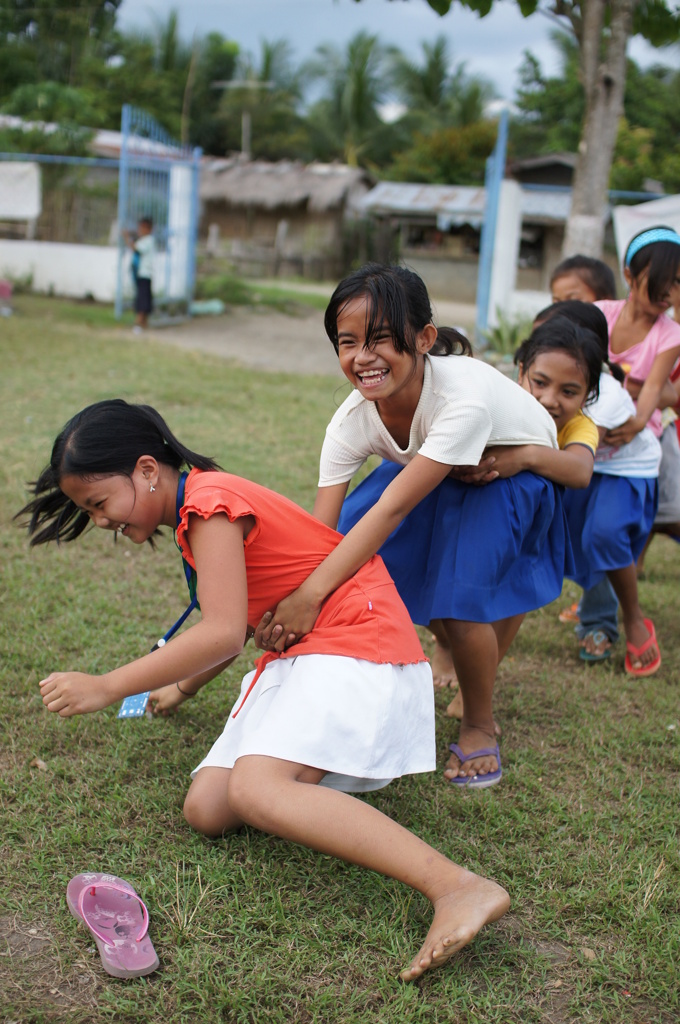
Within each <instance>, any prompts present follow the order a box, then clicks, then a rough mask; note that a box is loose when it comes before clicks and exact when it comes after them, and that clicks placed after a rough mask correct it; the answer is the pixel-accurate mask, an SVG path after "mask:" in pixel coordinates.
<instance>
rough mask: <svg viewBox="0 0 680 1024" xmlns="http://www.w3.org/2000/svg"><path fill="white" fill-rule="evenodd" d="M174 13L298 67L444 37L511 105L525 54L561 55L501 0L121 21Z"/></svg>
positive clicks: (547, 27)
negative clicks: (488, 7)
mask: <svg viewBox="0 0 680 1024" xmlns="http://www.w3.org/2000/svg"><path fill="white" fill-rule="evenodd" d="M173 8H174V9H175V10H176V11H177V12H178V15H179V29H180V35H181V36H182V37H183V38H184V39H186V40H191V38H192V37H193V35H194V33H196V34H198V35H199V36H200V35H206V34H207V33H208V32H215V31H216V32H220V33H221V34H222V35H223V36H225V37H226V38H228V39H233V40H234V41H235V42H237V43H238V44H239V46H240V47H241V49H242V50H245V51H248V52H250V53H253V54H255V55H257V54H259V51H260V43H261V41H262V40H263V39H265V40H267V41H268V42H274V41H276V40H278V39H287V40H288V41H289V42H290V44H291V46H292V47H293V51H294V54H295V56H296V58H298V59H299V60H300V62H302V61H303V60H305V59H306V58H308V57H310V56H311V55H312V53H313V51H314V49H315V47H316V46H318V45H319V44H320V43H329V42H330V43H333V44H334V45H336V46H338V47H340V48H342V47H344V45H345V44H346V43H347V42H348V41H349V40H350V39H351V37H352V36H353V35H355V34H356V33H357V32H359V31H362V30H363V31H366V32H370V33H371V34H375V35H377V36H378V38H379V39H380V41H381V42H382V43H383V44H386V45H395V46H398V47H399V48H400V49H401V50H402V51H403V52H404V53H405V54H406V55H407V56H409V57H410V58H411V59H412V60H414V61H416V62H420V60H421V56H422V49H421V43H422V42H423V41H426V42H430V43H431V42H433V41H434V40H435V39H436V37H437V36H438V35H440V34H443V35H445V36H446V37H447V39H448V40H449V46H450V51H451V52H452V54H453V58H454V61H455V62H456V64H458V63H459V62H461V61H464V62H465V64H466V71H467V72H468V73H469V74H479V75H483V76H484V77H485V78H488V79H490V80H491V81H492V82H493V83H494V85H495V87H496V91H497V93H498V95H499V96H500V97H503V98H505V99H507V100H511V99H512V98H513V96H514V94H515V90H516V88H517V85H518V84H519V82H518V75H517V71H518V68H519V66H520V64H521V62H522V56H523V52H524V50H530V51H531V52H532V53H533V54H534V55H535V56H536V57H537V58H538V59H539V61H540V63H541V66H542V68H543V71H544V73H546V74H557V73H558V72H559V63H558V55H557V52H556V50H555V48H554V47H553V46H552V44H551V42H550V38H549V36H550V31H551V30H552V29H553V28H554V24H555V23H554V22H552V21H551V20H550V19H549V18H547V17H546V16H545V15H542V14H540V13H537V14H533V15H531V17H529V18H522V17H521V15H520V14H519V10H518V7H517V4H516V3H515V2H514V0H500V2H498V0H497V2H496V4H495V5H494V8H493V10H492V12H491V13H490V14H489V15H487V17H486V18H478V17H477V15H476V14H474V13H472V12H471V11H468V10H466V9H465V8H462V7H460V6H459V5H457V4H455V3H454V4H453V5H452V9H451V10H450V11H449V13H448V14H446V15H444V17H441V18H440V17H439V15H437V14H435V12H434V11H433V10H432V8H431V7H430V6H429V5H428V4H427V3H426V0H362V2H361V3H355V2H354V0H123V3H122V4H121V6H120V8H119V10H118V19H117V23H118V26H119V27H120V28H121V29H122V30H124V31H128V30H132V29H143V30H146V31H152V30H153V29H154V27H155V26H156V25H157V24H158V23H159V22H160V23H163V22H165V20H166V19H167V16H168V12H169V11H170V10H172V9H173ZM629 53H630V55H631V56H632V57H633V58H634V59H635V60H637V61H638V62H639V63H641V64H642V65H643V66H647V65H648V64H650V63H653V62H654V60H657V61H659V62H660V63H666V64H670V63H672V62H673V60H677V53H676V54H675V55H674V57H673V58H672V57H671V54H670V53H669V51H666V52H664V51H654V50H652V48H651V47H649V46H647V45H646V44H645V43H644V42H642V41H641V40H640V41H638V40H633V42H632V44H631V47H630V49H629Z"/></svg>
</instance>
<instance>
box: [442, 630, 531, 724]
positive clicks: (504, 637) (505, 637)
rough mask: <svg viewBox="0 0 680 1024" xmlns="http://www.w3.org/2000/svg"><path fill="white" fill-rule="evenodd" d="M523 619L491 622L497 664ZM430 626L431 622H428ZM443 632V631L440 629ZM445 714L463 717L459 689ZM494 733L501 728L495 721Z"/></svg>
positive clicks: (450, 716)
mask: <svg viewBox="0 0 680 1024" xmlns="http://www.w3.org/2000/svg"><path fill="white" fill-rule="evenodd" d="M523 620H524V613H522V614H521V615H513V616H511V617H510V618H507V619H501V620H500V621H499V622H493V623H492V626H493V629H494V632H495V633H496V641H497V644H498V664H499V665H500V663H501V661H502V660H503V658H504V657H505V655H506V654H507V652H508V650H509V648H510V644H511V643H512V641H513V640H514V639H515V637H516V636H517V632H518V630H519V627H520V626H521V625H522V622H523ZM430 626H432V623H430ZM442 632H443V631H442ZM446 714H447V715H448V717H449V718H462V717H463V694H462V691H461V690H460V689H459V690H458V693H457V694H456V696H455V697H454V698H453V700H452V701H451V703H450V704H449V706H448V707H447V709H446ZM494 733H495V734H496V736H500V735H501V729H500V726H499V725H498V723H497V722H494Z"/></svg>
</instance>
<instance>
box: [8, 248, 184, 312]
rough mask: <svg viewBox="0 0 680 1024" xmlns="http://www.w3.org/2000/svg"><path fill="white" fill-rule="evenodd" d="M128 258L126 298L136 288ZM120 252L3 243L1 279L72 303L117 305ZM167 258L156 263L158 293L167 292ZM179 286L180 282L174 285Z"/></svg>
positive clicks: (124, 277)
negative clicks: (27, 281) (26, 283)
mask: <svg viewBox="0 0 680 1024" xmlns="http://www.w3.org/2000/svg"><path fill="white" fill-rule="evenodd" d="M129 259H130V257H129V254H127V253H126V255H125V268H124V275H123V280H124V282H125V294H126V295H127V296H132V295H133V293H134V286H133V282H132V275H131V273H130V270H129ZM117 268H118V248H117V247H116V246H111V245H71V244H69V243H67V242H33V241H23V240H15V239H12V240H10V239H0V277H6V278H8V279H9V280H10V281H17V280H21V279H30V281H31V290H32V291H34V292H43V293H45V294H50V295H59V296H62V297H63V298H69V299H85V298H93V299H95V300H96V301H97V302H114V301H115V298H116V273H117ZM165 280H166V258H165V254H164V253H157V254H156V260H155V263H154V292H155V293H156V294H157V295H160V294H162V293H164V292H165ZM171 283H172V284H174V285H177V281H176V280H173V281H172V282H171Z"/></svg>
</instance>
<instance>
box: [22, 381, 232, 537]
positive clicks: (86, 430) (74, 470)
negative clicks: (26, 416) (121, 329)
mask: <svg viewBox="0 0 680 1024" xmlns="http://www.w3.org/2000/svg"><path fill="white" fill-rule="evenodd" d="M142 455H151V456H152V457H153V458H154V459H155V460H156V462H158V463H161V464H162V465H165V466H171V467H172V468H173V469H177V470H180V469H182V467H183V466H188V467H193V466H195V467H197V468H198V469H208V470H210V469H219V466H218V465H217V463H216V462H215V461H214V459H210V458H207V457H206V456H205V455H198V454H197V453H196V452H192V451H191V450H190V449H189V448H185V447H184V445H183V444H182V443H181V442H180V441H178V440H177V438H176V437H175V435H174V434H173V433H172V431H171V430H170V428H169V427H168V425H167V423H166V422H165V420H164V419H163V417H162V416H161V415H160V414H159V413H157V412H156V410H155V409H152V407H151V406H150V405H130V404H129V403H128V402H125V401H124V400H123V399H122V398H114V399H109V400H107V401H103V402H95V404H94V405H88V406H87V408H85V409H83V410H82V411H81V412H79V413H77V414H76V415H75V416H74V417H73V418H72V419H70V420H69V421H68V423H67V424H66V425H65V426H64V427H63V428H62V430H61V431H60V432H59V434H58V436H57V439H56V441H55V442H54V445H53V446H52V456H51V458H50V461H49V464H48V465H47V466H45V468H44V469H43V471H42V473H41V474H40V476H39V477H38V479H37V480H34V481H33V482H32V483H30V484H29V487H30V489H31V493H32V494H33V499H32V501H29V503H28V504H27V505H25V506H24V507H23V508H22V509H21V510H20V511H19V512H17V514H16V516H15V517H14V518H15V519H18V518H19V517H20V516H29V517H30V518H29V520H28V522H27V523H26V527H27V529H28V532H29V534H30V536H31V546H32V547H33V546H34V545H36V544H47V543H48V542H49V541H53V540H54V541H56V542H57V543H60V542H61V541H71V540H75V539H76V537H79V536H80V534H81V533H82V532H83V530H85V529H86V527H87V526H88V524H89V522H90V517H89V515H88V514H87V512H83V510H82V509H80V508H78V506H77V505H76V504H75V503H74V502H73V501H71V499H70V498H69V497H67V495H66V494H64V492H63V491H62V490H61V488H60V486H59V485H60V481H61V479H62V477H64V476H66V475H73V476H79V477H83V478H84V479H88V478H90V479H94V478H96V477H100V476H127V477H131V476H132V473H133V471H134V468H135V466H136V465H137V460H138V459H139V458H140V457H141V456H142Z"/></svg>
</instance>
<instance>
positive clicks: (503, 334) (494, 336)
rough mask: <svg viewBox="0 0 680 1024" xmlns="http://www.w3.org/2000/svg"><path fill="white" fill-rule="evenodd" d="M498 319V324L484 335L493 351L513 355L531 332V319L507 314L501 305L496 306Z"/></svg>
mask: <svg viewBox="0 0 680 1024" xmlns="http://www.w3.org/2000/svg"><path fill="white" fill-rule="evenodd" d="M496 319H497V320H498V323H497V325H496V326H495V327H489V328H488V330H486V331H484V332H483V337H484V339H485V340H486V342H487V344H488V346H489V348H490V349H491V351H492V352H497V353H498V354H499V355H503V356H513V355H514V354H515V352H516V351H517V349H518V348H519V346H520V345H521V344H522V342H523V341H524V339H525V338H528V337H529V335H530V334H531V326H532V322H531V319H530V318H529V317H510V316H507V315H506V314H505V313H504V312H503V310H502V309H500V308H499V307H496Z"/></svg>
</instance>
